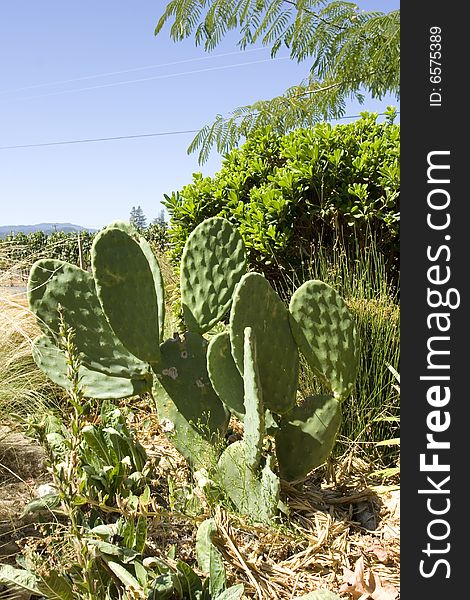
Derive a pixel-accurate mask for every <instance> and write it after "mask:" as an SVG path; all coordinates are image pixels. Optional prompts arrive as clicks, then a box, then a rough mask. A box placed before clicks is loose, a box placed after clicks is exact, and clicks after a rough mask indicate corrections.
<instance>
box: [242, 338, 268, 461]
mask: <svg viewBox="0 0 470 600" xmlns="http://www.w3.org/2000/svg"><path fill="white" fill-rule="evenodd" d="M243 363H244V375H243V383H244V391H245V420H244V424H245V431H244V435H243V443H244V445H245V457H246V463H247V466H248V467H249V468H250V469H251V470H252V471H254V472H255V471H256V470H257V469H258V467H259V464H260V460H261V453H262V451H263V437H264V433H265V423H264V407H263V396H262V393H261V385H260V380H259V373H258V366H257V362H256V341H255V337H254V334H253V330H252V329H251V327H246V328H245V353H244V359H243Z"/></svg>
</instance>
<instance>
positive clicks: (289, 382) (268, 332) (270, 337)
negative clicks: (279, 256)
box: [230, 273, 299, 414]
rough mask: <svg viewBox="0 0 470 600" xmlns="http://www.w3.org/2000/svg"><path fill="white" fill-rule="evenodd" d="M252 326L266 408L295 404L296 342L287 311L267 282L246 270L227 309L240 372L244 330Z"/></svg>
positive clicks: (276, 409)
mask: <svg viewBox="0 0 470 600" xmlns="http://www.w3.org/2000/svg"><path fill="white" fill-rule="evenodd" d="M246 327H252V329H253V333H254V335H255V337H256V343H257V349H258V368H259V377H260V382H261V388H262V389H263V397H264V402H265V406H266V408H268V409H269V410H271V411H273V412H276V413H278V414H284V413H286V412H288V411H289V410H290V409H291V408H292V407H293V406H294V404H295V398H296V392H297V383H298V375H299V356H298V350H297V345H296V343H295V340H294V338H293V336H292V332H291V328H290V325H289V313H288V311H287V308H286V307H285V305H284V303H283V302H282V300H281V299H280V298H279V296H278V295H277V294H276V292H275V291H274V290H273V289H272V287H271V286H270V284H269V282H268V281H267V280H266V279H265V278H264V277H263V276H262V275H259V274H258V273H247V274H246V275H244V276H243V277H242V279H241V280H240V283H239V284H238V285H237V287H236V288H235V293H234V297H233V305H232V309H231V312H230V342H231V346H232V355H233V358H234V361H235V364H236V366H237V367H238V370H239V371H240V373H241V374H242V375H243V373H244V367H243V357H244V331H245V328H246Z"/></svg>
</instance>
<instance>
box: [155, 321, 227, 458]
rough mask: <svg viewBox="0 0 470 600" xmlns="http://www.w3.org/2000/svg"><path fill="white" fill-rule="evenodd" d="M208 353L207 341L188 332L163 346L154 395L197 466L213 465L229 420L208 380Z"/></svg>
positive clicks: (161, 413)
mask: <svg viewBox="0 0 470 600" xmlns="http://www.w3.org/2000/svg"><path fill="white" fill-rule="evenodd" d="M206 353H207V340H205V339H204V338H203V337H202V336H201V335H199V334H197V333H192V332H187V333H185V334H184V336H183V337H181V338H180V337H179V336H175V337H174V338H173V339H170V340H167V341H166V342H165V343H164V344H162V345H161V361H160V363H159V365H158V367H156V368H155V369H154V373H155V384H154V388H153V394H154V398H155V401H156V404H157V410H158V414H159V418H160V421H161V422H163V428H164V430H165V431H166V433H167V434H168V437H169V438H170V439H171V441H172V442H173V444H174V445H175V447H176V448H177V450H178V451H179V452H180V453H181V454H182V455H183V456H184V457H185V458H186V459H187V460H188V461H189V463H190V464H191V465H193V466H194V467H195V468H197V469H200V468H203V467H204V468H208V467H212V466H214V464H215V462H216V460H217V459H216V457H217V453H218V448H217V445H218V444H220V441H221V438H222V437H223V435H224V433H225V431H226V429H227V425H228V420H229V413H228V412H227V410H226V409H225V407H224V405H223V404H222V402H221V401H220V399H219V398H218V396H217V394H216V393H215V392H214V389H213V388H212V385H211V382H210V380H209V376H208V374H207V367H206Z"/></svg>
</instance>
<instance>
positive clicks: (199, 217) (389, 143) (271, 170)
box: [164, 112, 400, 279]
mask: <svg viewBox="0 0 470 600" xmlns="http://www.w3.org/2000/svg"><path fill="white" fill-rule="evenodd" d="M399 153H400V128H399V125H397V124H394V123H393V113H392V112H390V115H389V118H388V119H387V121H386V122H383V123H377V115H376V114H368V113H363V114H362V115H361V118H360V119H359V120H357V121H355V122H351V123H348V124H345V125H336V126H332V125H330V124H327V123H321V124H318V125H316V126H315V127H314V128H312V129H302V130H297V131H295V132H292V133H289V134H287V135H284V136H279V135H276V134H275V133H274V132H273V131H271V130H269V129H268V130H265V131H262V132H257V133H256V134H254V135H253V136H252V137H250V138H249V139H248V140H247V142H246V143H245V144H244V145H243V146H242V147H240V148H239V149H236V150H234V151H232V152H231V153H230V154H228V155H226V156H225V157H224V160H223V163H222V168H221V169H220V171H219V172H218V173H217V174H216V175H215V176H214V177H203V176H202V174H201V173H195V174H193V181H192V183H190V184H188V185H186V186H185V187H184V188H183V189H182V190H181V191H179V192H173V193H172V194H171V196H168V195H167V196H165V202H164V204H165V206H166V207H167V209H168V212H169V214H170V217H171V219H170V229H169V234H170V241H171V246H172V254H173V256H174V258H175V259H178V258H179V256H180V255H181V251H182V248H183V246H184V243H185V241H186V239H187V237H188V235H189V234H190V233H191V231H192V230H193V229H194V228H195V227H196V225H198V224H199V223H200V222H201V221H203V220H204V219H206V218H207V217H211V216H216V215H219V216H223V217H226V218H228V219H229V220H231V221H232V222H234V223H235V224H237V226H238V227H239V230H240V232H241V234H242V236H243V238H244V241H245V244H246V245H247V248H248V252H249V258H250V261H251V264H252V266H253V267H255V268H256V269H258V270H262V271H263V272H264V273H265V274H266V275H267V276H268V277H270V278H271V279H276V278H278V276H279V275H280V274H282V272H283V271H285V269H290V270H291V269H294V270H296V271H298V270H299V268H301V267H302V265H303V264H305V263H306V262H308V259H309V257H311V256H312V254H313V253H315V251H316V250H317V249H318V247H319V246H320V245H321V246H322V247H323V248H325V247H326V248H328V247H331V248H332V247H333V246H335V247H336V248H337V247H338V244H339V245H341V246H342V247H343V248H344V249H345V250H346V252H351V253H352V256H354V252H357V248H359V250H360V251H361V252H362V251H363V250H364V249H365V248H367V245H368V243H369V241H370V239H371V238H374V239H375V241H376V242H377V244H378V247H379V250H380V251H381V252H382V253H383V255H384V256H386V257H387V264H388V269H389V271H390V272H396V271H397V269H398V256H399V254H398V248H399V219H400V212H399V177H400V174H399ZM352 241H353V242H354V243H353V244H351V242H352Z"/></svg>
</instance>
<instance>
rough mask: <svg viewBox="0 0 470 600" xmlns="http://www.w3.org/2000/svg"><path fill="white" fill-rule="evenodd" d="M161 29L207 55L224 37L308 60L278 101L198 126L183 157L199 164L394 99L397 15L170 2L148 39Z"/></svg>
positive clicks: (295, 1) (278, 4) (226, 0)
mask: <svg viewBox="0 0 470 600" xmlns="http://www.w3.org/2000/svg"><path fill="white" fill-rule="evenodd" d="M167 22H170V23H171V27H170V36H171V38H172V39H173V40H175V41H180V40H183V39H185V38H188V37H191V36H193V35H194V40H195V43H196V45H204V48H205V50H207V51H211V50H213V49H214V48H215V47H216V46H217V45H218V44H219V43H220V42H221V41H222V39H223V38H224V36H225V35H226V34H227V33H228V32H229V31H230V30H237V31H239V34H240V38H239V41H238V46H239V47H240V48H241V49H244V48H246V47H247V46H249V45H250V44H255V43H261V44H263V45H264V46H268V47H270V48H271V56H272V57H274V56H275V55H276V54H277V53H278V51H279V50H280V49H281V48H282V47H283V46H284V47H286V48H288V49H289V52H290V58H291V59H292V60H295V61H297V62H299V63H300V62H303V61H307V60H308V61H309V65H308V72H307V74H306V77H305V78H304V80H303V81H301V82H299V84H298V85H296V86H293V87H291V88H289V89H287V90H286V91H285V93H284V94H282V95H281V96H277V97H275V98H270V99H264V100H259V101H258V102H255V103H254V104H252V105H248V106H242V107H239V108H236V109H234V110H233V112H232V113H231V114H229V115H221V114H218V115H217V116H216V117H215V120H214V122H213V123H211V124H208V125H206V126H205V127H203V128H202V129H201V130H200V131H199V132H198V134H197V135H196V137H195V138H194V140H193V141H192V143H191V145H190V147H189V149H188V152H193V151H195V150H197V149H199V160H200V162H205V161H206V160H207V158H208V156H209V153H210V150H211V149H212V148H213V147H214V146H215V147H216V149H217V150H218V151H219V152H221V153H226V152H228V151H229V150H230V149H231V148H233V147H234V146H235V145H236V144H237V143H238V141H239V140H240V139H241V138H243V137H246V136H247V135H248V134H249V133H250V132H252V131H254V130H256V129H259V128H262V127H264V126H266V125H270V126H271V127H272V128H273V129H274V130H276V131H278V132H279V133H285V132H287V131H290V130H293V129H295V128H298V127H310V126H312V125H313V124H314V123H316V122H318V121H321V120H330V119H337V118H340V117H342V116H344V113H345V108H346V102H347V100H349V99H356V100H358V101H359V102H360V103H362V102H363V101H364V97H365V94H369V95H370V96H371V97H372V98H377V99H381V98H383V97H384V96H385V94H387V93H391V94H394V95H395V96H396V98H397V99H398V98H399V82H400V11H399V10H394V11H391V12H388V13H383V12H379V11H367V12H366V11H362V10H360V9H359V8H358V6H357V5H356V4H354V3H352V2H343V1H335V0H333V1H331V0H330V1H328V0H198V1H195V0H171V2H169V3H168V4H167V6H166V8H165V11H164V12H163V14H162V15H161V17H160V19H159V21H158V23H157V26H156V29H155V34H158V33H159V32H160V31H161V30H162V29H163V27H164V26H165V24H166V23H167Z"/></svg>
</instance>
